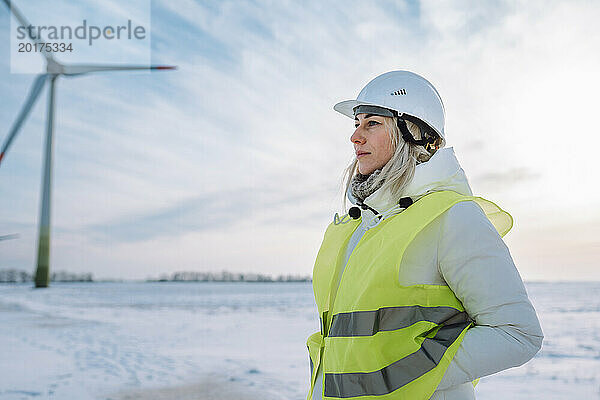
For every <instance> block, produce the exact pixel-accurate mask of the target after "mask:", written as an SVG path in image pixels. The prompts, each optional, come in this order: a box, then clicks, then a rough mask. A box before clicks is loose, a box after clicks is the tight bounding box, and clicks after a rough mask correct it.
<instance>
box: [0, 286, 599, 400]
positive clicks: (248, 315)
mask: <svg viewBox="0 0 600 400" xmlns="http://www.w3.org/2000/svg"><path fill="white" fill-rule="evenodd" d="M526 286H527V289H528V292H529V294H530V297H531V299H532V302H533V304H534V306H535V307H536V309H537V311H538V315H539V317H540V321H541V323H542V328H543V330H544V334H545V340H544V346H543V348H542V350H541V351H540V353H538V355H537V356H536V357H535V358H534V359H533V360H532V361H530V362H529V363H527V364H525V365H524V366H521V367H519V368H512V369H510V370H507V371H503V372H501V373H498V374H495V375H493V376H490V377H484V378H482V379H481V381H480V383H479V384H478V385H477V388H476V393H477V397H478V398H480V399H490V400H492V399H506V398H511V399H538V398H539V399H565V398H569V399H571V398H577V399H591V398H599V397H600V283H529V284H526ZM312 296H313V295H312V288H311V286H310V284H309V283H206V282H200V283H191V282H185V283H70V284H59V283H55V284H53V285H52V287H51V288H49V289H43V290H34V289H32V288H31V287H30V286H29V285H1V286H0V315H1V316H2V319H1V320H0V321H1V324H0V343H1V346H2V351H1V352H0V354H1V355H0V400H9V399H11V400H12V399H34V398H35V399H40V398H55V399H82V400H85V399H114V400H117V399H138V398H139V399H141V398H145V399H148V398H152V399H163V398H164V399H168V398H180V399H212V398H215V399H217V398H224V399H225V398H237V399H246V398H247V399H252V398H256V399H258V398H260V399H293V400H296V399H298V400H299V399H303V398H305V395H306V389H307V381H308V368H309V367H308V355H307V351H306V345H305V341H306V337H307V336H308V335H309V334H310V333H312V332H314V331H317V330H318V327H319V324H318V317H317V314H316V307H315V305H314V301H313V297H312Z"/></svg>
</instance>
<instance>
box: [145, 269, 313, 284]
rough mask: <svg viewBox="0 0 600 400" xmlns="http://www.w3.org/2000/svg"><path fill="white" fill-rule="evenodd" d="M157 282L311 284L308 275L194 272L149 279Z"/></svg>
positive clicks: (175, 273)
mask: <svg viewBox="0 0 600 400" xmlns="http://www.w3.org/2000/svg"><path fill="white" fill-rule="evenodd" d="M149 281H154V282H155V281H158V282H311V281H312V278H311V277H310V275H291V274H288V275H278V276H276V277H272V276H271V275H264V274H254V273H233V272H228V271H222V272H195V271H181V272H174V273H172V274H171V275H161V277H160V278H159V279H149Z"/></svg>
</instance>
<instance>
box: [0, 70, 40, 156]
mask: <svg viewBox="0 0 600 400" xmlns="http://www.w3.org/2000/svg"><path fill="white" fill-rule="evenodd" d="M47 76H48V75H46V74H42V75H38V76H37V78H35V81H34V82H33V85H32V86H31V90H30V91H29V96H28V97H27V100H26V101H25V104H24V105H23V108H22V109H21V112H20V113H19V116H18V117H17V120H16V121H15V122H14V123H13V126H12V128H11V130H10V132H9V134H8V136H7V137H6V140H5V141H4V144H3V145H2V150H0V164H1V163H2V159H3V158H4V155H5V154H6V152H7V151H8V148H9V147H10V144H11V143H12V141H13V139H14V138H15V136H17V133H19V129H21V125H23V122H24V121H25V119H26V118H27V115H29V112H30V111H31V109H32V108H33V105H34V104H35V102H36V100H37V99H38V97H39V96H40V93H41V92H42V89H43V87H44V84H45V83H46V77H47Z"/></svg>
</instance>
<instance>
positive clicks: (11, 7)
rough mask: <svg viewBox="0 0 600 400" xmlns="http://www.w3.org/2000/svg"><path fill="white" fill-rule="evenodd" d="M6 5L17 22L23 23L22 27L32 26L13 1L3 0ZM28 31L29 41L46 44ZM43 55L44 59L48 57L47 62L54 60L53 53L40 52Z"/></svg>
mask: <svg viewBox="0 0 600 400" xmlns="http://www.w3.org/2000/svg"><path fill="white" fill-rule="evenodd" d="M3 1H4V4H6V7H8V9H9V10H10V12H11V13H12V14H13V15H14V16H15V18H16V19H17V21H19V22H20V23H21V25H22V26H24V27H25V28H27V27H28V26H29V25H31V24H30V23H29V21H27V19H26V18H25V17H24V16H23V14H21V11H19V9H18V8H17V7H16V6H15V5H14V4H12V3H13V2H12V1H11V0H3ZM26 31H27V36H28V37H29V40H31V41H32V42H34V43H45V42H42V41H41V40H40V38H36V37H34V36H32V34H31V32H30V31H29V29H26ZM40 54H41V55H43V56H44V57H46V59H47V60H52V59H53V58H52V53H49V52H45V51H42V52H40Z"/></svg>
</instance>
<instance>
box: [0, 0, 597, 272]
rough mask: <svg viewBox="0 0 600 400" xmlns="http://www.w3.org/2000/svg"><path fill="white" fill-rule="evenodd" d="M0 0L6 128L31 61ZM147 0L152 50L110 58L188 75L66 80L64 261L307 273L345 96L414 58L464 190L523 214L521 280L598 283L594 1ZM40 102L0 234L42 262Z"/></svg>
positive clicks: (61, 190)
mask: <svg viewBox="0 0 600 400" xmlns="http://www.w3.org/2000/svg"><path fill="white" fill-rule="evenodd" d="M14 3H15V4H16V5H18V6H19V7H20V8H21V11H22V12H23V14H25V15H26V16H27V17H28V18H29V19H30V21H31V22H32V23H36V22H35V20H34V18H43V17H41V16H43V15H54V14H56V15H62V16H65V15H69V13H72V16H73V18H75V20H76V17H75V16H76V15H82V13H83V15H102V16H104V17H106V18H107V19H109V20H114V21H122V20H124V18H125V19H126V18H127V15H128V14H127V13H128V12H133V11H131V10H122V9H119V7H118V6H119V4H120V3H118V2H114V1H102V2H101V1H99V0H82V1H80V2H78V3H76V4H77V5H78V9H77V10H74V9H70V8H61V7H58V8H54V9H52V8H48V7H47V6H45V7H46V9H43V8H39V7H35V6H34V5H32V3H30V2H28V3H27V4H25V3H26V2H24V1H22V0H21V1H15V2H14ZM73 4H75V3H73ZM0 6H2V7H0V37H4V38H5V40H0V54H2V56H1V57H0V91H1V93H2V96H1V97H0V140H1V141H3V140H4V138H5V137H6V135H7V133H8V131H9V129H10V126H11V124H12V122H13V121H14V119H15V118H16V116H17V114H18V112H19V110H20V108H21V106H22V104H23V102H24V101H25V98H26V95H27V93H28V91H29V87H30V86H31V84H32V82H33V79H34V77H35V75H32V74H22V73H13V72H11V57H12V53H11V46H10V39H9V38H10V37H11V31H10V29H11V28H10V27H11V19H10V16H9V13H8V9H7V8H6V7H4V5H3V4H1V3H0ZM147 6H148V10H147V11H149V12H150V13H149V15H151V18H150V23H148V25H150V26H149V28H150V29H149V37H148V41H147V42H146V46H147V47H146V48H145V50H147V52H146V53H144V51H145V50H144V48H142V49H141V50H140V49H133V48H132V49H128V48H127V47H124V49H125V52H124V53H121V54H120V55H112V56H114V58H115V59H116V60H117V61H120V62H122V61H123V60H124V59H127V57H128V56H129V55H134V56H136V55H137V56H140V57H147V56H148V54H149V55H150V60H151V62H152V63H154V64H168V65H177V67H178V69H177V70H176V71H168V72H167V71H163V72H154V73H146V72H131V73H129V72H125V73H121V72H119V73H103V74H102V73H98V74H91V75H86V76H83V77H76V78H60V79H59V81H58V84H57V91H56V122H55V124H56V125H55V129H56V130H55V142H54V171H53V193H52V214H51V216H52V220H51V221H52V222H51V224H52V242H51V258H50V263H51V269H52V270H56V271H57V270H64V271H70V272H92V273H93V274H94V277H95V278H98V279H103V278H122V279H145V278H151V277H158V276H159V275H161V274H170V273H172V272H175V271H184V270H185V271H215V272H216V271H221V270H228V271H231V272H255V273H264V274H271V275H274V276H276V275H279V274H296V275H308V274H310V273H311V272H312V268H313V263H314V258H315V256H316V253H317V251H318V247H319V244H320V241H321V239H322V237H323V233H324V230H325V228H326V227H327V225H328V224H329V223H330V222H331V220H332V218H333V214H334V213H335V212H338V211H341V177H342V173H343V169H344V167H345V166H346V165H347V164H348V163H349V162H350V161H351V160H352V156H353V149H352V145H351V143H350V141H349V137H350V135H351V134H352V132H353V121H352V120H350V119H349V118H347V117H344V116H342V115H340V114H338V113H336V112H335V111H333V108H332V107H333V105H334V104H335V103H336V102H338V101H341V100H346V99H352V98H356V95H357V94H358V92H359V91H360V89H361V88H362V87H363V86H364V85H365V84H366V83H367V82H368V81H370V80H371V79H372V78H374V77H375V76H377V75H379V74H381V73H384V72H387V71H390V70H396V69H404V70H410V71H413V72H417V73H419V74H421V75H423V76H425V77H426V78H427V79H428V80H430V81H431V82H432V83H433V84H434V85H435V86H436V88H437V89H438V91H439V92H440V94H441V97H442V98H443V100H444V104H445V109H446V134H447V143H448V146H452V147H453V148H454V150H455V153H456V155H457V158H458V159H459V161H460V163H461V165H462V167H463V169H464V170H465V172H466V174H467V176H468V177H469V182H470V184H471V187H472V189H473V192H474V193H475V194H476V195H480V196H483V197H485V198H487V199H490V200H492V201H494V202H496V203H497V204H499V205H500V206H501V207H502V208H504V209H505V210H507V211H509V212H510V213H511V214H512V216H513V217H514V219H515V225H514V227H513V230H512V231H511V232H510V233H509V234H508V235H507V236H506V237H505V241H506V243H507V245H508V247H509V248H510V250H511V254H512V256H513V259H514V261H515V264H516V266H517V268H518V269H519V272H520V274H521V276H522V277H523V279H524V280H529V281H537V280H592V279H593V280H600V268H598V260H599V259H600V210H599V208H598V206H599V205H600V189H599V188H598V183H597V182H598V178H597V176H598V172H599V171H600V157H597V156H596V155H595V153H596V151H597V150H596V149H595V139H594V135H595V132H596V131H597V130H598V129H597V128H596V122H597V121H596V119H595V117H596V116H597V110H596V107H597V100H596V98H597V93H598V90H599V89H600V76H599V75H598V73H597V71H599V70H600V51H598V49H600V27H598V24H597V21H598V19H599V18H600V2H592V1H548V0H545V1H486V2H480V1H372V2H365V1H347V2H322V1H307V2H288V1H278V2H272V1H239V2H236V1H219V2H217V1H214V2H205V1H194V0H179V1H177V2H172V1H167V0H152V1H151V3H150V2H148V3H147ZM53 13H54V14H53ZM40 24H41V23H40ZM124 46H127V44H124ZM88 50H89V49H88ZM142 53H143V54H142ZM90 54H91V56H93V55H94V53H93V52H92V53H90V52H88V53H87V54H85V55H84V54H76V55H71V56H69V57H70V58H69V59H68V61H69V62H77V61H90V57H91V56H90ZM78 56H80V57H81V58H80V59H78V58H77V57H78ZM109 56H110V54H109ZM86 57H87V58H86ZM119 57H120V58H119ZM123 57H124V58H123ZM56 58H57V59H59V60H61V57H60V55H58V56H57V57H56ZM133 58H135V57H133ZM39 59H40V64H39V66H40V68H41V67H42V66H43V63H42V62H41V59H42V57H41V56H40V57H39ZM102 61H103V62H105V61H110V60H102ZM46 97H47V91H44V93H43V94H42V97H40V99H39V100H38V102H37V103H36V105H35V108H34V109H33V110H32V113H31V115H30V116H29V118H28V120H27V122H26V123H25V125H24V126H23V128H22V131H21V132H20V134H19V136H18V137H17V138H16V139H15V140H14V142H13V144H12V146H11V148H10V150H9V152H8V154H7V155H6V157H5V159H4V160H3V163H2V165H1V166H0V235H8V234H18V235H19V236H18V238H17V239H13V240H3V241H0V268H17V269H22V270H28V271H32V272H33V270H34V268H35V263H36V254H37V250H36V248H37V247H36V246H37V243H36V242H37V220H38V214H39V207H40V204H39V202H40V187H41V173H42V171H41V167H42V157H43V142H44V136H45V135H44V129H45V128H44V127H45V114H46V107H47V98H46Z"/></svg>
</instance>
